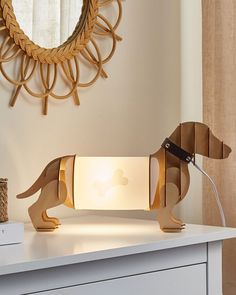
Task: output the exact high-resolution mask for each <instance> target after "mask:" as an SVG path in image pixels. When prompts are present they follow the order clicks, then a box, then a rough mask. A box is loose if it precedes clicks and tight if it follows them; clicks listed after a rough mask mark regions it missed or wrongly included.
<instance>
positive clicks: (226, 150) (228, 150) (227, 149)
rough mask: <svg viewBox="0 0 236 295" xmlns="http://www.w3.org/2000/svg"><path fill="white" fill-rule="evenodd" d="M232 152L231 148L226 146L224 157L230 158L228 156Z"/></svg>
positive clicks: (224, 147) (224, 146)
mask: <svg viewBox="0 0 236 295" xmlns="http://www.w3.org/2000/svg"><path fill="white" fill-rule="evenodd" d="M231 152H232V150H231V148H230V147H229V146H228V145H226V144H224V145H223V157H224V158H228V156H229V154H230V153H231Z"/></svg>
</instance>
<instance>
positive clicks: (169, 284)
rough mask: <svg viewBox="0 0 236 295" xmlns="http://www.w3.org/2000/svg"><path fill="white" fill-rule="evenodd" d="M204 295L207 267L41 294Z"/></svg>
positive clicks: (187, 267) (126, 278) (200, 265)
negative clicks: (148, 294)
mask: <svg viewBox="0 0 236 295" xmlns="http://www.w3.org/2000/svg"><path fill="white" fill-rule="evenodd" d="M147 292H152V293H150V294H160V295H173V294H181V295H189V294H191V295H206V264H205V263H202V264H197V265H192V266H186V267H180V268H174V269H169V270H165V271H157V272H151V273H146V274H140V275H134V276H129V277H124V278H118V279H112V280H107V281H101V282H96V283H91V284H85V285H79V286H74V287H68V288H63V289H57V290H51V291H46V292H42V293H40V294H42V295H49V294H50V295H56V294H58V295H75V294H76V295H77V294H83V295H91V294H96V295H104V294H112V295H120V294H123V295H129V294H130V295H133V294H135V295H143V294H146V293H147Z"/></svg>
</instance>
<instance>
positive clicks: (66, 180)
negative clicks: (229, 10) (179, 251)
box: [17, 122, 231, 232]
mask: <svg viewBox="0 0 236 295" xmlns="http://www.w3.org/2000/svg"><path fill="white" fill-rule="evenodd" d="M230 152H231V149H230V148H229V147H228V146H227V145H225V144H224V143H223V142H222V141H220V140H219V139H218V138H216V137H215V136H214V135H213V134H212V132H211V130H210V129H209V127H208V126H207V125H205V124H202V123H198V122H185V123H181V124H180V125H179V126H178V127H177V128H176V129H175V130H174V132H173V133H172V134H171V135H170V136H169V138H166V139H165V140H164V142H163V144H162V146H161V148H160V149H159V150H158V151H157V152H155V153H153V154H152V155H150V156H149V157H105V158H100V159H99V160H98V158H93V157H90V158H89V157H79V156H76V155H72V156H64V157H61V158H57V159H55V160H53V161H52V162H50V163H49V164H48V165H47V166H46V168H45V169H44V170H43V172H42V173H41V175H40V176H39V178H38V179H37V180H36V182H35V183H34V184H33V185H32V186H31V187H30V188H29V189H28V190H27V191H25V192H24V193H21V194H19V195H17V198H19V199H22V198H27V197H29V196H31V195H33V194H35V193H36V192H37V191H38V190H40V189H41V193H40V195H39V198H38V200H37V201H36V202H35V203H34V204H33V205H32V206H31V207H30V208H29V210H28V211H29V215H30V218H31V221H32V223H33V225H34V227H35V229H36V230H37V231H53V230H54V229H56V228H57V227H58V226H59V224H60V222H59V220H58V219H57V218H55V217H49V216H48V215H47V209H50V208H53V207H55V206H58V205H60V204H63V203H64V204H65V205H66V206H68V207H71V208H75V209H129V210H130V209H143V210H153V209H158V210H157V211H158V213H157V219H158V221H159V223H160V228H161V229H162V230H163V231H166V232H178V231H181V230H182V229H183V228H184V224H183V222H182V221H181V220H179V219H177V218H175V217H174V216H173V214H172V210H173V208H174V206H175V205H176V204H177V203H179V202H180V201H181V200H182V199H183V198H184V197H185V196H186V194H187V191H188V188H189V184H190V175H189V170H188V164H189V163H190V162H191V161H194V157H195V154H200V155H203V156H206V157H209V158H214V159H224V158H227V157H228V156H229V154H230ZM104 159H105V161H106V164H104V162H103V161H104ZM99 163H100V166H99ZM105 166H107V167H110V175H111V176H110V178H106V180H103V181H100V180H99V181H98V180H97V178H96V177H97V176H100V174H102V170H103V169H104V167H105ZM120 167H122V169H120ZM132 167H133V168H132ZM136 167H139V169H137V168H136ZM131 168H132V169H131ZM96 171H97V172H96ZM90 172H91V173H90ZM92 173H93V174H94V175H95V176H96V177H95V178H91V177H92V176H91V175H92ZM130 179H131V180H132V181H130ZM137 188H138V189H137ZM141 188H142V189H141ZM95 191H96V193H95ZM138 191H141V192H142V193H140V194H139V193H138ZM86 192H88V193H86ZM104 195H105V197H106V199H107V200H108V201H109V202H110V203H108V204H109V205H107V204H105V205H104V206H103V207H102V208H101V206H100V207H99V206H98V207H96V206H95V205H94V204H93V205H91V207H89V204H91V203H92V200H93V202H95V200H96V198H98V197H101V196H104ZM112 195H113V197H114V198H115V199H116V203H115V204H116V205H115V206H114V205H111V200H110V199H109V198H108V197H109V196H112ZM89 198H90V201H89V202H90V203H89V202H88V200H87V199H89ZM102 200H103V202H104V198H103V199H102ZM127 200H128V201H127ZM130 204H131V205H130Z"/></svg>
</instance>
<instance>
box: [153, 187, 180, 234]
mask: <svg viewBox="0 0 236 295" xmlns="http://www.w3.org/2000/svg"><path fill="white" fill-rule="evenodd" d="M160 196H161V199H162V202H161V203H162V204H163V205H162V206H161V207H160V208H159V209H158V215H157V220H158V222H159V223H160V228H161V229H162V230H163V231H165V232H177V231H181V230H182V229H183V228H184V224H183V223H182V221H181V220H178V219H175V217H174V216H173V214H172V210H173V208H174V206H175V205H176V204H177V203H178V201H179V189H178V187H177V186H176V185H175V184H174V183H166V185H165V186H163V187H162V188H161V192H160Z"/></svg>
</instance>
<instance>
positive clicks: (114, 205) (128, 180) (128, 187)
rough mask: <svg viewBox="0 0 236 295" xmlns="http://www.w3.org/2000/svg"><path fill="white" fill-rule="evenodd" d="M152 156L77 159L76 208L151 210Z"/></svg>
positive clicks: (75, 166) (74, 193)
mask: <svg viewBox="0 0 236 295" xmlns="http://www.w3.org/2000/svg"><path fill="white" fill-rule="evenodd" d="M149 170H150V169H149V157H79V156H76V158H75V162H74V174H73V175H74V179H73V196H74V207H75V208H76V209H96V210H98V209H109V210H137V209H139V210H146V209H149V204H150V200H149Z"/></svg>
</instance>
